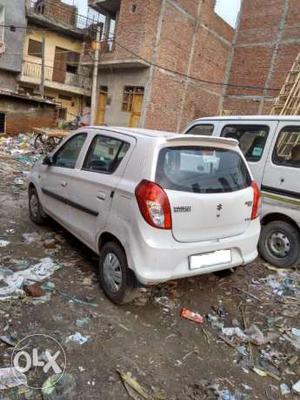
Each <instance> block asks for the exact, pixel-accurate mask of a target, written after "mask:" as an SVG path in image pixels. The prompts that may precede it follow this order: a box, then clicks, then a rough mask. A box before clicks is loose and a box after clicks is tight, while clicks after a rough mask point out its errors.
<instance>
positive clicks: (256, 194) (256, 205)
mask: <svg viewBox="0 0 300 400" xmlns="http://www.w3.org/2000/svg"><path fill="white" fill-rule="evenodd" d="M251 186H252V189H253V205H252V213H251V219H252V220H253V219H256V218H257V217H259V215H260V209H261V194H260V190H259V187H258V185H257V183H256V182H255V181H252V183H251Z"/></svg>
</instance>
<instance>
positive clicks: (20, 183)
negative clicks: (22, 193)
mask: <svg viewBox="0 0 300 400" xmlns="http://www.w3.org/2000/svg"><path fill="white" fill-rule="evenodd" d="M24 183H25V182H24V180H23V179H22V178H15V179H14V184H15V185H20V186H22V185H24Z"/></svg>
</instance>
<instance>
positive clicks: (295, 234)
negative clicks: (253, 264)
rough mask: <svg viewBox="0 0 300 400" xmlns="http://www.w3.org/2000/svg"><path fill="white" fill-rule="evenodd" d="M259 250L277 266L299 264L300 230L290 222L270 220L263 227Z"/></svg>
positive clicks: (283, 266) (267, 259)
mask: <svg viewBox="0 0 300 400" xmlns="http://www.w3.org/2000/svg"><path fill="white" fill-rule="evenodd" d="M259 252H260V254H261V255H262V257H263V258H264V259H265V260H266V261H268V262H269V263H270V264H273V265H275V266H276V267H279V268H285V267H290V266H292V265H297V264H298V263H299V262H300V234H299V231H298V230H297V229H296V228H295V227H294V226H293V225H291V224H289V223H288V222H284V221H272V222H269V223H268V224H266V225H264V226H263V227H262V231H261V236H260V240H259Z"/></svg>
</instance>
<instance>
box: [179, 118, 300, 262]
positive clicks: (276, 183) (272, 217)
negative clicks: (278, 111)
mask: <svg viewBox="0 0 300 400" xmlns="http://www.w3.org/2000/svg"><path fill="white" fill-rule="evenodd" d="M184 133H188V134H192V135H206V136H222V137H226V138H234V139H237V140H238V141H239V143H240V148H241V150H242V152H243V153H244V155H245V158H246V159H247V161H248V164H249V166H250V168H251V170H252V173H253V176H254V178H255V179H256V181H257V183H258V184H259V186H260V188H261V192H262V198H263V203H262V216H261V218H262V219H261V222H262V232H261V237H260V241H259V250H260V254H261V255H262V257H263V258H264V259H265V260H267V261H268V262H270V263H272V264H274V265H276V266H278V267H288V266H291V265H297V264H299V263H300V117H298V116H276V115H267V116H251V115H250V116H228V117H209V118H201V119H198V120H195V121H193V122H192V123H191V124H190V125H189V126H188V127H187V128H186V129H185V131H184Z"/></svg>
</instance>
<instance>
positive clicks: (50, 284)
mask: <svg viewBox="0 0 300 400" xmlns="http://www.w3.org/2000/svg"><path fill="white" fill-rule="evenodd" d="M42 289H43V290H44V291H45V292H53V290H55V283H53V282H44V283H43V284H42Z"/></svg>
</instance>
